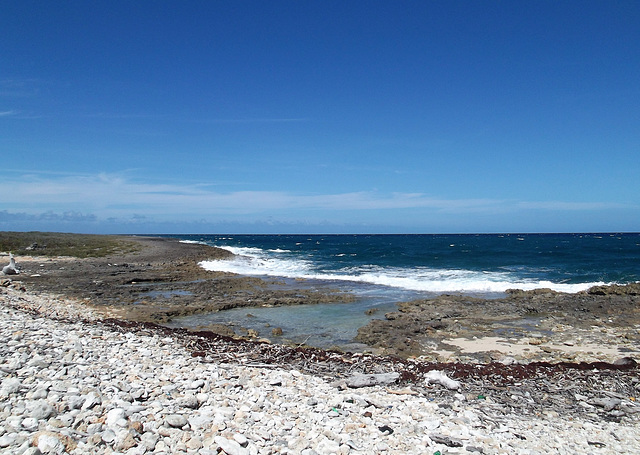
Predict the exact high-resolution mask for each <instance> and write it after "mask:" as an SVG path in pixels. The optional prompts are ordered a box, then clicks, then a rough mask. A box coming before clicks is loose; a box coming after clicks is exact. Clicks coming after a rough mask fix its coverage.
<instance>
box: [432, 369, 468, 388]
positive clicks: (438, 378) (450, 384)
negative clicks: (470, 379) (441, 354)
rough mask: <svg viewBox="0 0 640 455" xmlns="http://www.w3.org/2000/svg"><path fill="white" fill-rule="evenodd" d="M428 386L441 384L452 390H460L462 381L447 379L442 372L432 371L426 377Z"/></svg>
mask: <svg viewBox="0 0 640 455" xmlns="http://www.w3.org/2000/svg"><path fill="white" fill-rule="evenodd" d="M424 378H425V380H426V381H427V384H434V383H435V384H440V385H442V386H444V387H446V388H447V389H450V390H458V389H459V388H460V381H455V380H453V379H450V378H449V377H447V375H446V374H444V373H443V372H442V371H438V370H431V371H429V372H428V373H427V374H425V375H424Z"/></svg>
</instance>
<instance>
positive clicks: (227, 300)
mask: <svg viewBox="0 0 640 455" xmlns="http://www.w3.org/2000/svg"><path fill="white" fill-rule="evenodd" d="M123 241H126V242H128V243H131V242H134V243H138V244H140V246H139V248H137V250H136V251H133V252H129V253H126V254H122V255H118V256H111V257H105V258H84V259H77V258H70V257H53V258H48V257H20V258H19V265H20V272H21V273H20V275H19V276H17V277H14V280H18V281H19V282H20V283H22V284H23V285H24V286H25V287H26V288H28V289H29V290H31V291H36V292H49V293H58V294H63V295H66V296H68V297H72V298H75V299H79V300H84V301H86V303H87V304H88V305H93V306H94V307H96V308H97V309H99V310H100V311H101V312H102V313H103V314H105V315H107V316H111V317H118V318H123V319H131V320H136V321H152V322H157V323H162V322H167V321H170V320H171V319H172V318H175V317H179V316H186V315H190V314H197V313H206V312H211V311H220V310H225V309H231V308H237V307H252V306H281V305H297V304H302V303H307V304H314V303H339V302H348V301H351V300H353V297H352V296H350V295H348V294H345V293H340V292H320V291H316V290H313V289H302V290H300V289H279V288H278V287H279V286H278V284H277V283H275V282H266V281H264V280H261V279H258V278H251V277H243V276H238V275H234V274H227V273H217V272H209V271H206V270H204V269H203V268H202V267H200V266H199V265H198V264H199V262H201V261H204V260H214V259H223V258H228V257H230V256H231V253H229V252H228V251H226V250H222V249H219V248H214V247H210V246H207V245H200V244H189V243H180V242H178V241H177V240H175V239H166V238H156V237H124V238H123ZM220 329H222V328H220ZM214 330H215V328H214ZM223 330H224V329H223Z"/></svg>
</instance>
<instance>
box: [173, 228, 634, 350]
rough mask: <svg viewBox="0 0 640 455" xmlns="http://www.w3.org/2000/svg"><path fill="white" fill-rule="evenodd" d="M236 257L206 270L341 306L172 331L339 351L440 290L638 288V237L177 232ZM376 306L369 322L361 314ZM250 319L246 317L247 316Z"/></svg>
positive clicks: (234, 315)
mask: <svg viewBox="0 0 640 455" xmlns="http://www.w3.org/2000/svg"><path fill="white" fill-rule="evenodd" d="M173 237H177V238H179V239H181V240H183V241H187V242H201V243H205V244H209V245H212V246H216V247H219V248H224V249H226V250H229V251H231V252H233V253H234V254H236V256H235V257H234V258H233V259H229V260H224V261H205V262H203V263H202V266H203V267H204V268H206V269H208V270H215V271H224V272H233V273H238V274H242V275H251V276H258V277H272V278H277V279H278V280H279V281H280V282H283V283H285V285H288V286H291V287H304V286H309V287H314V288H331V289H341V290H344V291H348V292H351V293H353V294H355V295H356V296H357V301H356V302H354V303H348V304H334V305H302V306H296V307H282V308H251V309H250V310H248V309H246V308H245V309H236V310H229V311H224V312H219V313H212V314H210V315H197V316H190V317H188V318H182V319H178V320H176V321H175V322H174V323H172V325H174V326H197V325H202V324H207V323H213V322H215V323H228V324H238V325H240V326H243V327H246V328H254V329H256V330H258V332H260V333H261V335H262V334H264V335H265V336H267V334H269V333H270V330H269V332H268V331H266V329H265V327H269V326H271V327H281V328H282V329H283V332H284V334H285V337H287V338H288V340H290V341H293V342H303V341H306V342H307V344H311V345H315V346H319V347H329V346H340V347H343V348H345V347H346V348H348V347H349V345H350V344H351V343H352V341H353V337H354V336H355V334H356V332H357V328H358V327H360V326H362V325H366V324H367V323H368V321H369V320H370V319H371V318H372V317H383V315H384V313H385V312H388V311H394V310H395V305H396V303H397V302H400V301H407V300H413V299H416V298H426V297H432V296H435V295H439V294H443V293H463V294H470V295H474V296H479V297H486V298H496V297H501V296H503V295H504V292H505V291H506V290H507V289H513V288H517V289H527V290H529V289H536V288H551V289H554V290H557V291H562V292H578V291H581V290H584V289H588V288H589V287H591V286H595V285H601V284H611V283H619V284H625V283H630V282H635V281H640V233H624V234H615V233H604V234H594V233H590V234H478V235H470V234H459V235H458V234H456V235H441V234H437V235H436V234H433V235H431V234H424V235H418V234H408V235H362V234H358V235H180V236H173ZM370 308H376V309H378V310H381V311H378V312H377V313H376V315H374V316H370V315H366V314H365V313H364V312H365V310H367V309H370ZM247 313H251V316H247Z"/></svg>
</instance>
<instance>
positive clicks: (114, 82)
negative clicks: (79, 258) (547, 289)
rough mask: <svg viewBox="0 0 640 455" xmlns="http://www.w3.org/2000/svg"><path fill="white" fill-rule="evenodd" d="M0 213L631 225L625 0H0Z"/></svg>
mask: <svg viewBox="0 0 640 455" xmlns="http://www.w3.org/2000/svg"><path fill="white" fill-rule="evenodd" d="M0 30H2V41H1V44H0V152H1V153H2V166H1V169H0V230H58V231H75V232H108V233H172V232H173V233H189V232H196V233H216V232H225V233H227V232H231V233H241V232H258V233H261V232H264V233H279V232H282V233H286V232H301V233H329V232H349V233H350V232H355V233H357V232H382V233H384V232H425V233H432V232H436V233H437V232H567V231H572V232H576V231H639V230H640V2H638V1H635V0H630V1H613V0H605V1H583V0H581V1H555V0H554V1H544V0H542V1H541V0H536V1H489V0H487V1H471V0H470V1H451V0H443V1H426V0H425V1H391V0H390V1H384V2H382V1H342V0H341V1H327V0H322V1H277V0H276V1H239V0H233V1H161V0H160V1H116V0H110V1H56V2H50V1H27V0H20V1H14V0H4V1H2V2H0Z"/></svg>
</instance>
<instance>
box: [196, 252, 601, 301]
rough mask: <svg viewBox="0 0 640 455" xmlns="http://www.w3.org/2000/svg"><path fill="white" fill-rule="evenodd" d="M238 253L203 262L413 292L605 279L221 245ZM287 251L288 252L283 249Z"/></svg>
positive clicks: (571, 289) (567, 287)
mask: <svg viewBox="0 0 640 455" xmlns="http://www.w3.org/2000/svg"><path fill="white" fill-rule="evenodd" d="M221 248H224V249H226V250H228V251H231V252H232V253H234V254H235V255H236V256H235V257H233V258H231V259H227V260H215V261H203V262H201V263H200V265H201V266H202V267H203V268H205V269H206V270H211V271H217V272H229V273H237V274H240V275H252V276H277V277H285V278H306V279H317V280H333V281H352V282H358V283H367V284H374V285H379V286H387V287H393V288H400V289H406V290H412V291H424V292H432V293H453V292H463V293H501V292H505V291H506V290H507V289H522V290H532V289H540V288H549V289H553V290H554V291H560V292H568V293H575V292H579V291H583V290H586V289H588V288H590V287H592V286H598V285H603V284H606V283H603V282H592V283H578V284H567V283H554V282H551V281H546V280H533V279H523V278H519V277H518V276H517V274H514V273H510V272H481V271H472V270H456V269H433V268H427V267H415V268H400V267H379V266H362V267H349V268H343V269H340V270H336V271H330V272H324V271H318V270H316V269H315V267H314V263H313V262H312V261H308V260H304V259H300V258H295V257H290V256H287V255H286V254H273V251H272V252H265V251H264V250H261V249H260V248H244V247H228V246H224V247H221ZM282 253H284V251H283V252H282Z"/></svg>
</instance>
